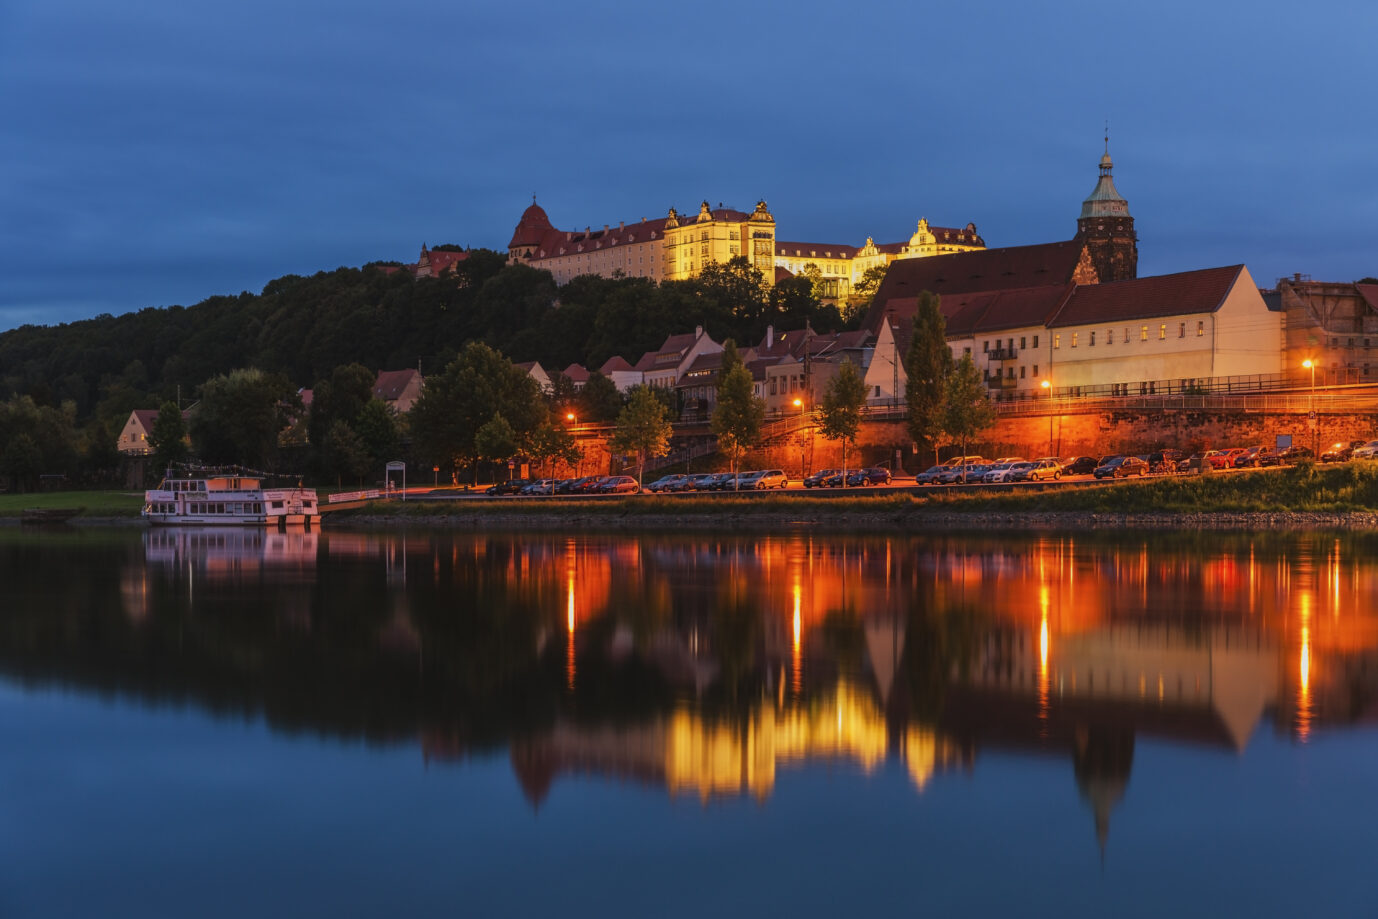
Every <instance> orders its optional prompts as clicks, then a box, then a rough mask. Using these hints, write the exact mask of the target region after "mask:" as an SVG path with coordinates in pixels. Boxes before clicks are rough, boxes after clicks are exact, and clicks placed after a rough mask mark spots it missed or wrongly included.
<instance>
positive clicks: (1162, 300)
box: [1048, 265, 1244, 328]
mask: <svg viewBox="0 0 1378 919" xmlns="http://www.w3.org/2000/svg"><path fill="white" fill-rule="evenodd" d="M1243 270H1244V266H1243V265H1227V266H1225V267H1223V268H1206V269H1204V270H1201V271H1184V272H1181V273H1179V274H1164V275H1159V276H1157V277H1151V278H1136V279H1134V280H1130V281H1113V282H1111V283H1108V284H1088V285H1085V286H1078V287H1077V288H1076V290H1075V291H1074V292H1073V294H1072V296H1071V297H1070V298H1069V299H1068V301H1067V303H1066V304H1065V305H1064V306H1063V307H1062V309H1060V310H1059V311H1058V312H1057V315H1055V316H1054V317H1053V318H1052V319H1051V320H1050V321H1049V322H1048V328H1060V327H1064V326H1072V325H1089V324H1092V323H1097V322H1121V321H1124V320H1130V319H1157V318H1160V317H1163V316H1179V315H1182V314H1183V313H1213V312H1215V311H1216V310H1218V309H1219V308H1220V306H1221V304H1223V303H1224V302H1225V298H1226V297H1227V296H1228V295H1229V293H1230V290H1231V289H1232V288H1233V287H1234V285H1235V282H1236V281H1238V280H1239V277H1240V273H1241V272H1242V271H1243Z"/></svg>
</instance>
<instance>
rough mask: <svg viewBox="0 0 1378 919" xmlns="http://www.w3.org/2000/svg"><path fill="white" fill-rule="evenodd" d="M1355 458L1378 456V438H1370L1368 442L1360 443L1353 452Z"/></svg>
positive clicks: (1352, 455)
mask: <svg viewBox="0 0 1378 919" xmlns="http://www.w3.org/2000/svg"><path fill="white" fill-rule="evenodd" d="M1351 457H1352V458H1353V459H1375V458H1378V440H1370V441H1369V442H1368V443H1366V444H1360V445H1359V446H1357V447H1355V448H1354V452H1353V453H1352V454H1351Z"/></svg>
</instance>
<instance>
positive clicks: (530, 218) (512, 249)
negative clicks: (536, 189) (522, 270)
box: [507, 195, 555, 262]
mask: <svg viewBox="0 0 1378 919" xmlns="http://www.w3.org/2000/svg"><path fill="white" fill-rule="evenodd" d="M554 229H555V227H554V226H553V225H552V224H551V222H550V218H549V217H547V216H546V213H545V210H544V209H543V208H542V207H541V206H540V205H539V204H537V203H536V196H535V195H532V196H531V206H530V207H528V208H527V209H526V210H524V211H522V219H521V220H519V221H518V222H517V228H516V229H515V230H513V231H512V241H511V242H510V243H508V244H507V257H508V259H510V260H511V261H514V262H520V261H523V260H525V259H529V258H530V257H531V255H532V253H533V252H534V251H535V250H536V248H537V247H538V246H540V244H541V240H543V239H544V238H545V235H546V234H547V233H550V232H552V231H554Z"/></svg>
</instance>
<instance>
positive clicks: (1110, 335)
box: [981, 320, 1206, 354]
mask: <svg viewBox="0 0 1378 919" xmlns="http://www.w3.org/2000/svg"><path fill="white" fill-rule="evenodd" d="M1196 334H1197V336H1198V337H1201V336H1204V335H1205V334H1206V323H1205V321H1204V320H1198V321H1197V323H1196ZM1071 335H1072V338H1071V346H1072V347H1073V348H1075V347H1077V345H1078V344H1079V343H1080V340H1081V339H1080V336H1081V333H1079V332H1073V333H1071ZM1177 337H1178V338H1186V337H1187V324H1186V323H1185V322H1179V323H1178V324H1177ZM1166 339H1167V323H1166V322H1164V323H1161V324H1159V326H1158V340H1159V341H1165V340H1166ZM1129 340H1130V330H1129V329H1128V328H1126V329H1125V330H1124V338H1123V341H1124V342H1125V343H1126V344H1128V343H1129ZM1026 341H1027V336H1024V337H1021V338H1020V339H1019V347H1020V349H1021V350H1022V349H1024V348H1026V347H1028V346H1027V345H1026V344H1025V342H1026ZM1139 341H1148V326H1147V325H1142V326H1140V327H1139ZM1105 343H1106V344H1107V345H1113V344H1114V343H1115V330H1114V329H1106V330H1105ZM990 344H991V343H990V341H989V340H987V341H985V342H982V348H981V350H982V351H983V352H985V353H987V354H989V353H990V351H991V347H990ZM1086 344H1087V346H1088V347H1092V348H1094V347H1095V346H1096V333H1095V332H1088V333H1087V343H1086ZM1033 346H1034V347H1035V348H1037V347H1038V336H1037V335H1035V336H1033ZM1005 347H1006V348H1007V349H1008V350H1010V351H1013V350H1014V339H1013V338H1010V339H1007V344H1006V345H1005ZM1053 347H1054V348H1061V347H1062V334H1061V333H1056V334H1054V335H1053ZM995 350H996V351H999V350H1000V340H999V339H996V341H995Z"/></svg>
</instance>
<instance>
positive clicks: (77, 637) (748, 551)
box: [0, 530, 1378, 844]
mask: <svg viewBox="0 0 1378 919" xmlns="http://www.w3.org/2000/svg"><path fill="white" fill-rule="evenodd" d="M1370 548H1371V546H1370V545H1369V543H1367V542H1365V541H1363V540H1361V539H1359V538H1336V537H1334V536H1310V537H1277V536H1272V537H1247V536H1219V535H1216V536H1203V537H1153V538H1146V537H1143V536H1139V537H1135V538H1132V539H1127V540H1119V541H1116V540H1113V539H1107V538H1105V537H1102V536H1098V537H1097V539H1096V540H1095V541H1089V540H1085V539H1082V538H1080V537H1073V536H1066V537H1042V538H1034V539H1001V540H996V539H955V538H940V537H934V538H894V539H866V538H837V539H831V538H818V537H813V536H809V535H806V534H790V535H782V536H777V537H723V538H717V539H714V538H703V537H697V536H696V537H678V536H663V535H657V536H641V537H598V536H579V537H569V536H542V535H531V534H521V535H511V534H488V535H481V536H469V535H451V534H405V535H396V536H394V535H378V534H359V533H345V532H331V531H326V532H325V533H304V532H299V533H285V534H279V533H264V532H260V531H257V530H243V531H223V530H222V531H214V532H205V531H174V530H169V531H148V532H145V533H141V534H109V535H107V536H103V537H101V538H92V537H88V536H82V537H71V536H61V535H57V536H45V537H42V538H37V539H35V538H33V537H23V538H21V537H19V536H15V535H9V534H6V535H5V536H3V537H0V565H3V576H4V577H5V579H6V582H7V583H9V584H11V585H12V586H13V589H12V591H11V592H10V595H11V596H13V597H14V598H15V599H16V602H15V603H13V604H12V605H10V606H9V607H8V608H7V610H6V611H5V613H4V616H3V619H2V620H0V623H2V627H3V635H0V638H3V647H0V666H3V667H4V669H5V670H6V671H7V672H9V673H11V674H14V675H17V676H21V677H22V678H24V679H26V680H29V681H35V682H50V683H51V682H57V683H62V684H65V685H69V686H75V687H82V688H91V689H100V690H107V689H115V690H118V691H121V692H124V693H127V694H131V695H134V696H137V697H140V698H144V699H148V700H150V701H155V702H156V701H160V700H164V699H167V698H177V699H185V700H191V701H195V702H197V703H198V704H200V705H202V706H203V707H205V708H206V709H208V710H210V711H213V712H235V713H261V714H262V715H263V716H265V717H266V718H267V719H268V721H269V723H271V724H273V725H275V726H277V727H278V728H280V729H284V730H302V729H307V730H312V731H316V732H320V733H323V734H328V735H334V736H341V737H365V738H367V739H369V740H371V741H372V742H379V743H381V742H387V743H407V744H411V743H414V744H416V745H417V746H418V748H419V750H420V752H421V755H423V756H424V757H425V758H426V760H427V761H428V762H433V763H444V762H459V761H463V760H464V759H465V758H466V757H467V756H469V755H470V754H472V753H474V752H476V751H488V750H493V749H505V750H506V751H507V752H508V755H509V756H510V760H511V766H512V769H513V772H514V773H515V775H516V777H517V779H518V781H519V782H520V785H521V788H522V789H523V792H524V793H525V795H526V796H527V799H528V800H529V802H530V803H531V804H532V805H535V806H540V805H541V804H542V803H543V802H544V801H545V800H547V798H548V797H549V796H550V795H552V794H554V793H557V786H558V783H559V781H560V780H561V779H562V777H568V776H573V775H583V776H597V777H604V778H613V779H618V780H628V781H633V782H639V783H644V784H648V785H652V786H655V787H659V788H663V789H664V790H665V791H666V792H667V793H668V794H670V795H672V796H686V797H690V798H697V799H699V800H701V801H704V802H709V801H712V800H714V799H717V798H721V797H728V796H750V797H753V798H755V799H758V800H762V801H764V800H766V799H768V798H769V797H770V796H771V795H772V794H774V793H776V785H777V782H778V781H779V777H780V775H781V774H782V773H783V772H787V771H788V770H790V769H795V768H800V767H802V766H803V765H805V764H811V763H826V764H829V765H830V766H836V767H841V768H846V769H849V770H854V771H856V772H859V773H863V774H866V773H871V772H874V771H875V770H877V769H879V768H881V767H883V766H884V765H885V764H887V763H898V764H900V765H901V766H902V768H903V769H904V770H905V771H906V772H907V774H908V776H909V777H910V784H911V787H912V789H913V793H915V794H917V793H922V792H924V791H925V789H927V788H929V787H930V785H931V783H932V782H934V781H935V779H937V778H938V777H940V776H942V775H944V774H946V773H950V772H954V771H958V772H960V771H967V770H970V769H972V768H973V766H974V765H975V764H976V763H977V762H978V760H979V758H980V757H981V756H982V755H983V754H986V753H991V752H995V751H1009V752H1014V753H1017V754H1020V755H1031V756H1040V757H1046V756H1053V757H1064V758H1065V762H1066V763H1067V765H1068V768H1069V772H1070V774H1071V775H1072V777H1074V778H1075V781H1076V783H1077V786H1078V788H1079V789H1080V790H1081V793H1082V797H1083V799H1084V801H1085V802H1086V806H1087V808H1088V810H1089V812H1090V816H1091V818H1092V822H1093V824H1094V827H1095V832H1096V835H1097V836H1098V837H1099V838H1100V840H1101V842H1102V844H1103V843H1104V841H1105V838H1106V835H1107V834H1108V832H1109V828H1110V818H1111V815H1112V812H1113V810H1114V808H1115V807H1116V805H1117V804H1118V802H1120V801H1121V800H1122V799H1123V798H1124V796H1125V795H1126V794H1127V793H1128V787H1129V779H1130V775H1131V772H1132V767H1133V764H1134V755H1135V749H1136V743H1137V742H1139V741H1140V740H1141V739H1142V738H1153V739H1154V740H1155V741H1167V742H1171V743H1175V744H1185V745H1192V746H1195V747H1200V748H1203V749H1217V750H1220V751H1224V752H1232V753H1234V754H1240V753H1242V752H1244V751H1245V750H1246V749H1247V747H1248V745H1249V742H1250V738H1251V736H1252V735H1253V734H1254V732H1255V731H1256V730H1257V729H1258V728H1259V725H1260V724H1271V726H1272V728H1273V729H1274V730H1276V731H1278V732H1281V733H1283V734H1284V735H1286V736H1289V737H1291V738H1292V739H1293V740H1294V741H1296V742H1298V743H1305V742H1308V741H1309V740H1311V739H1312V738H1313V737H1314V736H1315V735H1316V734H1317V732H1321V731H1325V730H1334V729H1337V728H1339V727H1343V726H1345V725H1347V724H1351V723H1354V722H1358V721H1367V720H1369V719H1371V718H1372V717H1373V715H1374V712H1375V708H1374V704H1373V703H1374V698H1375V688H1376V687H1375V682H1374V676H1373V675H1374V674H1375V673H1378V667H1374V666H1371V665H1372V664H1374V663H1378V661H1375V660H1374V655H1375V650H1378V612H1375V611H1378V602H1375V600H1378V598H1375V596H1374V593H1375V587H1374V584H1375V579H1374V577H1373V574H1374V564H1373V563H1372V562H1371V561H1369V559H1371V558H1372V557H1373V553H1372V552H1371V551H1369V549H1370ZM76 568H79V569H80V570H81V571H82V572H83V576H82V577H81V578H73V577H70V576H69V575H70V572H71V571H73V570H75V569H76Z"/></svg>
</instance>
